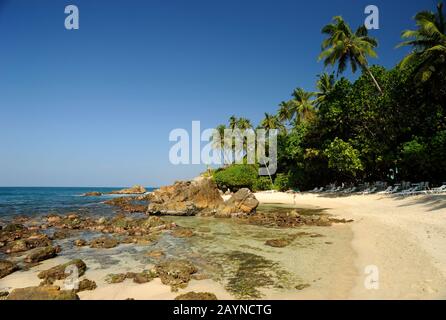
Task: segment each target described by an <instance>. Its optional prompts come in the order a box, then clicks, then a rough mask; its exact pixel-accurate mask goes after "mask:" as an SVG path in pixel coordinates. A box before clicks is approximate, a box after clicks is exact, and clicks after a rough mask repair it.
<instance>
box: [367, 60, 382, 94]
mask: <svg viewBox="0 0 446 320" xmlns="http://www.w3.org/2000/svg"><path fill="white" fill-rule="evenodd" d="M365 69H366V70H367V72H368V74H369V75H370V78H372V80H373V83H374V84H375V86H376V88H378V91H379V93H381V94H382V95H383V94H384V92H383V90H382V89H381V87H380V86H379V83H378V81H376V79H375V77H374V76H373V73H372V71H370V69H369V67H365Z"/></svg>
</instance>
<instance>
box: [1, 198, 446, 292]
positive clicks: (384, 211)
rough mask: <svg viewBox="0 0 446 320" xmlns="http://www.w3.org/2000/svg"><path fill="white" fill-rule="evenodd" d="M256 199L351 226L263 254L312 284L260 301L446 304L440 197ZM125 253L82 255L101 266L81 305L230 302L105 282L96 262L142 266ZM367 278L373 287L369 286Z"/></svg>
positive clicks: (12, 279) (10, 283)
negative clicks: (179, 299)
mask: <svg viewBox="0 0 446 320" xmlns="http://www.w3.org/2000/svg"><path fill="white" fill-rule="evenodd" d="M255 196H256V198H257V199H258V200H259V201H260V203H261V204H262V205H271V204H272V205H286V206H293V207H296V208H301V209H323V210H324V212H325V213H328V214H330V215H333V216H335V217H336V218H340V219H353V220H354V222H352V223H348V224H335V225H334V226H331V227H328V228H320V229H316V231H317V232H320V233H322V234H323V235H324V237H323V238H321V240H317V241H316V240H311V241H312V242H311V245H310V246H302V245H299V246H298V247H292V248H289V249H288V250H292V251H283V250H284V249H273V250H269V251H267V252H268V254H269V255H270V256H271V257H273V258H274V259H276V260H278V261H281V265H282V266H284V267H285V269H289V270H291V269H293V268H295V267H296V266H298V271H299V272H302V275H305V281H304V282H305V283H311V285H309V286H308V288H305V289H304V290H299V291H296V290H280V291H277V290H269V289H268V290H266V291H263V293H264V296H263V298H265V299H273V300H274V299H289V300H296V299H444V298H446V251H445V250H444V247H445V244H446V202H445V200H446V199H445V196H441V195H437V196H434V195H431V196H429V195H423V196H415V197H407V198H402V197H389V196H380V195H366V196H362V195H353V196H345V197H340V196H331V195H316V194H308V193H306V194H305V193H304V194H287V193H268V192H263V193H256V194H255ZM183 219H184V220H183V223H184V224H188V225H187V226H188V227H193V226H195V224H196V223H197V220H191V219H192V218H183ZM225 220H226V219H223V220H222V219H215V218H210V219H209V218H208V220H205V221H206V223H208V225H209V226H214V227H215V228H217V229H221V228H222V227H221V226H224V223H226V222H225ZM200 223H202V222H200ZM219 223H220V224H221V223H223V224H222V225H219ZM306 228H307V227H302V228H299V230H300V231H314V229H311V230H310V229H306ZM295 230H296V229H295ZM242 232H244V231H242ZM253 232H254V233H256V232H257V231H255V230H254V231H253ZM221 237H222V238H221V239H227V240H228V241H229V242H228V243H226V244H225V243H223V242H221V246H223V247H225V246H235V243H237V242H240V240H237V239H238V238H237V237H236V236H234V234H232V236H231V237H230V238H227V237H229V236H226V235H224V234H222V235H221ZM234 241H235V242H234ZM261 241H264V240H261ZM255 243H256V242H252V243H250V245H254V244H255ZM260 243H261V242H260ZM327 244H328V245H327ZM125 246H126V245H124V247H122V246H120V249H116V250H118V251H116V252H115V251H107V250H106V251H104V253H100V252H101V251H94V250H93V249H87V250H90V251H91V252H90V251H87V252H90V253H89V254H90V255H92V257H94V258H95V259H99V260H94V259H93V260H88V261H92V262H87V264H88V270H87V272H86V274H85V276H84V278H88V279H90V280H94V281H95V282H96V283H97V285H98V288H97V289H95V290H93V291H84V292H80V293H79V297H80V298H81V299H87V300H88V299H127V298H133V299H174V298H175V297H176V296H178V295H179V294H182V293H187V292H191V291H195V292H212V293H214V294H216V296H217V297H218V298H219V299H234V296H232V295H231V294H230V293H229V292H228V291H227V290H226V289H225V286H224V285H223V284H222V283H221V282H218V281H214V280H212V279H206V280H191V281H190V283H189V284H188V286H187V288H184V289H180V290H179V291H178V292H172V291H171V290H170V287H169V286H166V285H163V284H162V283H161V281H160V279H154V280H153V281H151V282H149V283H146V284H135V283H133V282H132V281H131V280H130V279H129V280H125V281H124V282H122V283H119V284H109V283H106V282H105V281H104V276H105V274H104V270H103V268H102V266H101V265H100V263H99V264H97V263H95V262H94V261H100V260H101V259H106V258H107V256H108V255H109V256H110V257H111V256H113V258H118V257H121V260H120V262H119V263H117V264H111V266H110V267H109V269H107V273H119V272H123V271H139V272H140V271H142V269H141V268H143V267H144V264H141V263H140V262H138V261H135V260H132V259H128V258H126V253H125ZM245 247H246V248H248V247H249V246H248V245H245ZM83 250H85V249H83ZM92 250H93V251H92ZM113 250H114V249H113ZM119 250H121V251H119ZM246 250H247V251H248V252H252V253H255V252H257V251H256V250H261V251H263V250H265V249H262V247H257V249H255V248H252V247H251V248H248V249H246ZM252 250H254V251H252ZM293 250H294V251H293ZM83 252H85V251H83ZM290 253H293V255H290ZM294 253H295V255H294ZM98 255H99V256H98ZM101 255H102V258H101ZM66 261H67V258H65V257H62V256H61V257H57V258H54V259H50V260H47V261H43V262H42V263H41V264H39V265H37V266H36V267H34V268H31V269H30V270H27V271H21V272H16V273H13V274H11V275H9V276H7V277H5V278H3V279H1V280H0V287H1V288H10V289H12V288H23V287H29V286H37V285H39V282H40V280H39V279H38V278H37V276H36V275H37V273H38V272H39V271H42V270H46V269H48V268H51V267H53V266H55V265H58V264H60V263H64V262H66ZM145 267H147V266H145ZM223 267H224V266H223ZM370 268H371V269H370ZM140 269H141V270H140ZM370 270H374V271H375V272H376V271H377V273H375V274H374V277H373V278H370V274H369V272H370ZM370 279H372V280H373V282H372V283H373V284H374V286H372V287H370V283H371V282H370ZM55 284H56V285H59V286H61V287H63V285H64V283H63V281H57V282H56V283H55Z"/></svg>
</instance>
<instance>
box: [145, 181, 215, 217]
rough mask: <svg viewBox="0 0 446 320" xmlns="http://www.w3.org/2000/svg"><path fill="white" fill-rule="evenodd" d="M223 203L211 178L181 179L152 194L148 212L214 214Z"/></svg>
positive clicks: (156, 213) (161, 213) (191, 214)
mask: <svg viewBox="0 0 446 320" xmlns="http://www.w3.org/2000/svg"><path fill="white" fill-rule="evenodd" d="M221 204H223V198H222V197H221V195H220V193H219V191H218V188H217V185H216V184H215V182H214V181H213V180H212V179H210V178H203V177H199V178H196V179H195V180H193V181H180V182H176V183H175V184H174V185H171V186H166V187H162V188H160V189H158V190H156V191H154V192H153V193H152V194H151V196H150V204H149V207H148V209H147V213H148V214H154V215H173V216H193V215H212V214H214V213H215V212H216V210H217V208H218V207H219V206H220V205H221Z"/></svg>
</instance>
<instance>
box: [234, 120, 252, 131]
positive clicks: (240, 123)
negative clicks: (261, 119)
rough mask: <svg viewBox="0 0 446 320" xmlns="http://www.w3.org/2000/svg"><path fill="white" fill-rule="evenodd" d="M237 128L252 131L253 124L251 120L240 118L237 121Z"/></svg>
mask: <svg viewBox="0 0 446 320" xmlns="http://www.w3.org/2000/svg"><path fill="white" fill-rule="evenodd" d="M236 127H237V128H238V129H240V130H248V129H252V124H251V120H249V119H246V118H239V119H238V120H237V125H236Z"/></svg>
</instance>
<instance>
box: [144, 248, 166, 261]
mask: <svg viewBox="0 0 446 320" xmlns="http://www.w3.org/2000/svg"><path fill="white" fill-rule="evenodd" d="M146 256H148V257H150V258H154V259H161V258H162V257H164V252H162V251H161V250H153V251H150V252H147V253H146Z"/></svg>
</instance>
